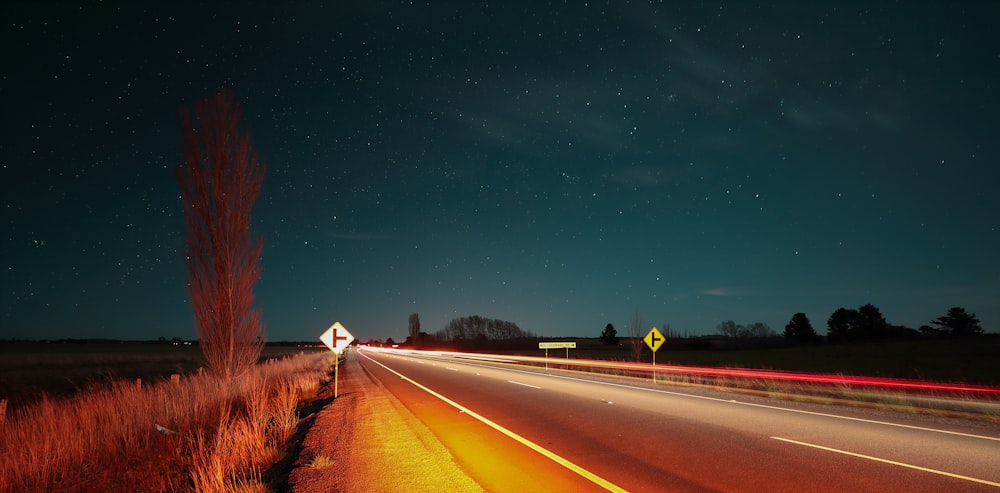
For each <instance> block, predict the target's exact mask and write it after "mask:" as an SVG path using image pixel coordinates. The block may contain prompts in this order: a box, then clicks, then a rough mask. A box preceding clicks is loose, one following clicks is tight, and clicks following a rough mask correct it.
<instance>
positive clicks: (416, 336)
mask: <svg viewBox="0 0 1000 493" xmlns="http://www.w3.org/2000/svg"><path fill="white" fill-rule="evenodd" d="M409 329H410V344H412V345H413V347H415V348H416V347H420V343H421V340H420V315H419V314H417V313H411V314H410V327H409Z"/></svg>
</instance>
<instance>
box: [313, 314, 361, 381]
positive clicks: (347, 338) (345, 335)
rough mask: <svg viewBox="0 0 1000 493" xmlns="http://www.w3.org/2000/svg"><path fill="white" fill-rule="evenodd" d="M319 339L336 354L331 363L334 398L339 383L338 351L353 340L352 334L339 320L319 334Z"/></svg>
mask: <svg viewBox="0 0 1000 493" xmlns="http://www.w3.org/2000/svg"><path fill="white" fill-rule="evenodd" d="M319 340H321V341H323V344H326V347H328V348H330V351H333V352H334V353H336V355H337V359H336V361H335V362H334V363H333V398H334V399H336V398H337V394H338V390H339V389H338V388H337V387H338V386H339V384H340V353H341V352H342V351H343V350H344V348H346V347H347V346H348V345H349V344H350V343H351V342H352V341H354V336H353V335H351V333H350V332H348V331H347V329H346V328H345V327H344V326H343V325H341V324H340V322H334V323H333V325H331V326H330V328H329V329H326V332H324V333H323V335H321V336H319Z"/></svg>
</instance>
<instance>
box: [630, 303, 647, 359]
mask: <svg viewBox="0 0 1000 493" xmlns="http://www.w3.org/2000/svg"><path fill="white" fill-rule="evenodd" d="M627 330H628V337H629V342H630V343H631V344H632V353H633V354H635V360H636V361H639V360H640V359H641V358H642V346H643V344H645V342H643V340H642V338H643V336H644V335H645V334H643V333H642V318H640V317H639V310H638V309H637V310H636V311H635V313H633V314H632V320H629V322H628V326H627Z"/></svg>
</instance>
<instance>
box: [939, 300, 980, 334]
mask: <svg viewBox="0 0 1000 493" xmlns="http://www.w3.org/2000/svg"><path fill="white" fill-rule="evenodd" d="M931 323H932V324H934V325H937V326H938V327H941V329H942V330H943V331H945V332H947V333H948V334H949V335H951V336H954V337H970V336H976V335H981V334H982V333H983V328H982V327H981V326H980V325H979V319H978V318H976V314H975V313H968V312H966V311H965V308H962V307H958V306H953V307H951V308H949V309H948V314H947V315H944V316H942V317H938V318H936V319H934V320H933V321H932V322H931Z"/></svg>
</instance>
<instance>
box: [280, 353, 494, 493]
mask: <svg viewBox="0 0 1000 493" xmlns="http://www.w3.org/2000/svg"><path fill="white" fill-rule="evenodd" d="M339 380H340V383H339V396H338V397H337V398H336V399H334V400H333V401H332V402H331V403H330V404H329V405H327V406H326V407H324V408H323V409H322V410H320V411H319V412H318V413H317V415H316V418H315V420H314V421H313V423H312V426H311V427H310V429H309V431H308V432H307V433H306V436H305V438H304V439H303V442H302V447H301V450H300V451H299V454H298V457H297V458H296V460H295V463H294V466H293V469H292V471H291V472H290V473H289V476H288V484H289V487H290V491H293V492H295V493H319V492H330V491H343V492H348V491H384V492H390V491H406V492H428V493H432V492H433V493H437V492H441V491H449V492H479V491H483V490H482V488H481V487H480V486H479V485H477V484H476V483H475V482H474V481H473V480H472V479H470V478H469V477H468V476H467V475H466V474H465V473H464V472H463V471H462V469H461V468H460V467H459V466H458V465H457V464H456V463H455V461H454V458H453V457H452V455H451V453H450V452H449V451H448V450H447V449H446V448H445V447H444V446H443V445H442V444H441V442H439V441H438V439H437V438H436V437H435V436H434V435H433V434H432V433H431V432H430V431H429V430H428V429H427V427H426V426H424V424H423V423H421V422H420V421H419V420H418V419H417V418H415V417H414V416H413V415H412V414H411V413H410V412H409V410H407V409H406V407H405V406H403V405H402V403H400V402H399V401H398V400H397V399H396V398H395V397H394V396H393V395H392V394H391V393H390V392H388V391H387V390H386V389H385V388H384V387H383V386H382V384H381V383H380V382H378V381H377V380H375V379H373V378H371V377H370V376H369V375H368V374H367V373H366V372H365V370H364V368H363V367H362V366H361V365H360V364H359V363H358V361H357V356H356V355H355V354H354V352H348V353H347V355H346V357H345V358H344V361H342V363H341V367H340V378H339ZM332 384H333V382H331V383H330V385H329V387H330V388H329V389H327V390H328V391H330V392H332V387H333V385H332Z"/></svg>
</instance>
